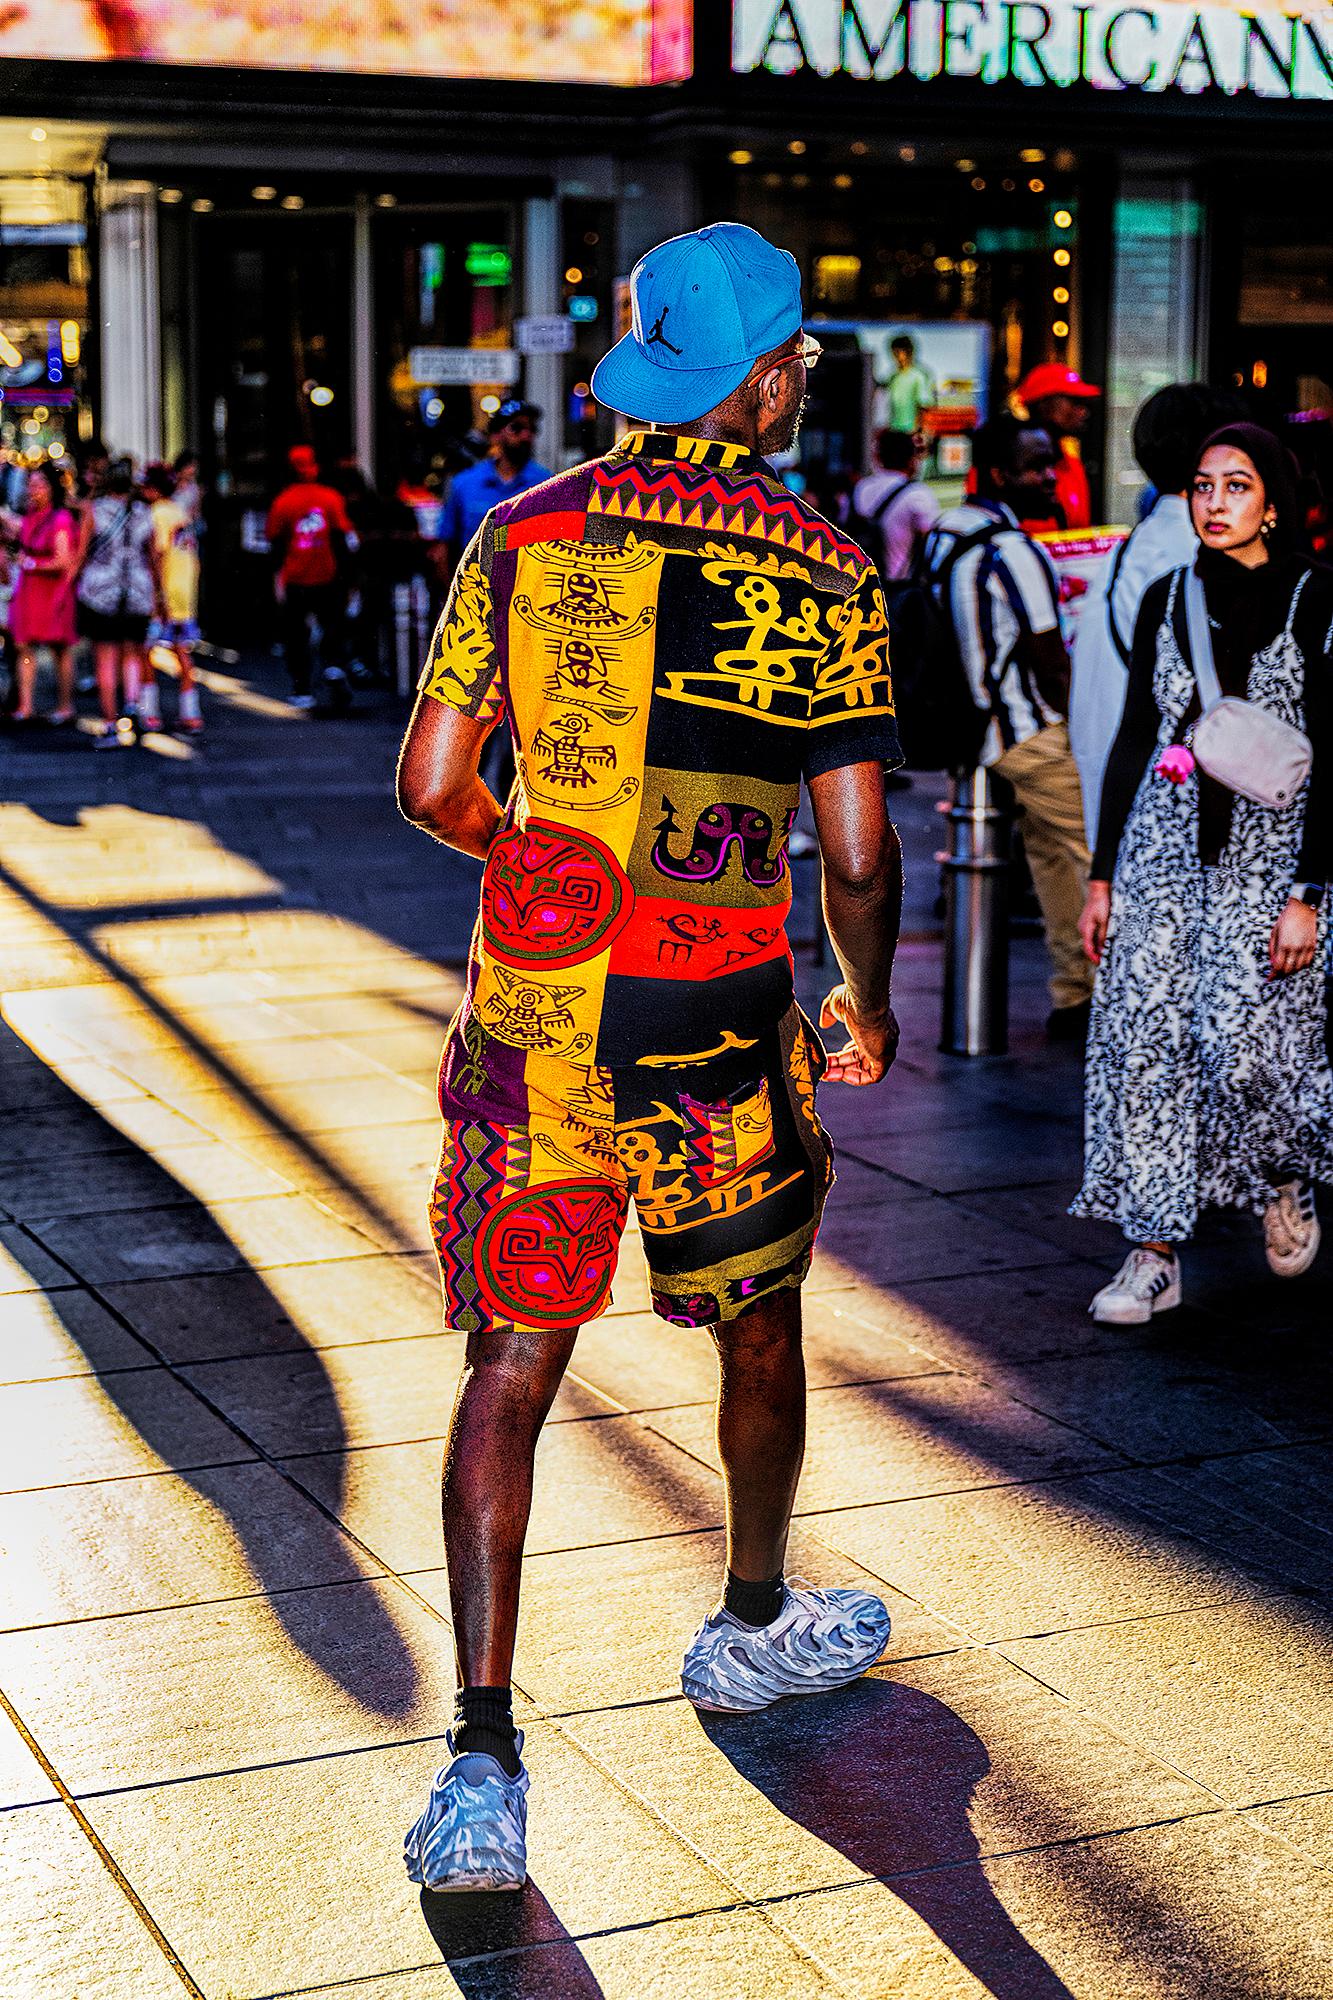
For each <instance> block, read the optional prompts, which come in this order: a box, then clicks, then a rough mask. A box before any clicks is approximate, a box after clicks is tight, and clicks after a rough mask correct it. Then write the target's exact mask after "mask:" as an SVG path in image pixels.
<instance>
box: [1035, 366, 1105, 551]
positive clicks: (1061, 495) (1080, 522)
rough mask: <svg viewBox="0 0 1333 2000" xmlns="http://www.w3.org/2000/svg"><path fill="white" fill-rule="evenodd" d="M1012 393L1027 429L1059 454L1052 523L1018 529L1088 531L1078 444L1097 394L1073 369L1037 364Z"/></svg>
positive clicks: (1088, 499)
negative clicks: (1045, 437)
mask: <svg viewBox="0 0 1333 2000" xmlns="http://www.w3.org/2000/svg"><path fill="white" fill-rule="evenodd" d="M1018 393H1019V396H1020V397H1021V399H1022V400H1023V402H1024V403H1026V405H1027V408H1028V415H1029V416H1030V417H1031V418H1032V421H1033V423H1035V424H1039V425H1040V426H1041V428H1042V430H1044V431H1049V432H1050V435H1051V436H1052V437H1053V438H1054V440H1055V448H1056V451H1057V452H1058V454H1059V457H1058V459H1057V461H1056V468H1055V504H1056V508H1057V510H1058V515H1057V518H1055V519H1053V520H1044V521H1024V522H1023V523H1022V526H1023V528H1024V529H1025V530H1026V532H1027V533H1028V534H1035V533H1036V532H1038V531H1039V530H1040V529H1042V528H1090V527H1091V526H1092V494H1091V492H1090V491H1089V488H1088V474H1087V470H1086V468H1085V466H1084V464H1083V458H1082V454H1081V452H1080V450H1079V440H1080V439H1081V437H1082V436H1083V433H1084V431H1085V430H1086V429H1087V424H1088V416H1089V412H1090V410H1091V406H1092V404H1093V403H1094V402H1095V401H1096V399H1097V397H1098V396H1100V395H1101V393H1102V392H1101V390H1100V389H1097V388H1094V386H1093V384H1092V383H1091V382H1085V381H1084V380H1083V377H1082V376H1081V375H1080V374H1079V372H1078V370H1077V369H1076V368H1066V367H1065V365H1064V363H1063V362H1061V361H1043V362H1041V363H1040V364H1039V365H1038V366H1037V367H1036V368H1034V369H1032V370H1031V371H1030V373H1029V374H1027V375H1026V376H1025V377H1024V379H1023V380H1022V381H1021V382H1020V383H1019V385H1018Z"/></svg>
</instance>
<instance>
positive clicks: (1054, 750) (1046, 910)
mask: <svg viewBox="0 0 1333 2000" xmlns="http://www.w3.org/2000/svg"><path fill="white" fill-rule="evenodd" d="M995 768H996V770H997V771H998V772H999V774H1000V776H1001V777H1002V778H1007V779H1008V781H1009V783H1010V784H1011V785H1012V786H1013V788H1014V792H1015V795H1016V797H1017V799H1018V803H1019V805H1020V806H1021V807H1022V808H1023V814H1024V818H1023V846H1024V848H1025V850H1026V852H1027V857H1028V862H1029V865H1030V867H1031V869H1032V881H1033V885H1034V886H1035V888H1036V891H1037V900H1038V902H1039V903H1040V904H1041V913H1042V916H1043V918H1044V919H1045V923H1046V947H1047V950H1048V951H1049V952H1050V954H1051V962H1052V966H1053V972H1052V977H1051V1005H1052V1006H1053V1007H1056V1008H1062V1007H1078V1006H1081V1005H1082V1003H1083V1002H1084V1001H1085V1000H1087V999H1089V998H1090V997H1091V994H1092V984H1093V977H1094V974H1093V967H1092V966H1091V964H1090V963H1089V961H1088V957H1087V954H1086V953H1085V951H1084V949H1083V944H1082V940H1081V939H1080V937H1079V934H1078V920H1079V917H1080V916H1081V914H1082V911H1083V904H1084V900H1085V898H1086V896H1087V892H1088V867H1089V855H1088V845H1087V838H1086V833H1085V829H1084V825H1083V792H1082V788H1081V786H1080V784H1079V777H1078V766H1077V765H1076V764H1075V762H1074V757H1073V753H1072V751H1071V750H1070V748H1069V731H1068V728H1067V727H1066V725H1065V724H1064V723H1063V722H1061V723H1055V724H1052V726H1051V727H1050V728H1048V729H1043V730H1042V731H1041V732H1040V733H1039V734H1038V735H1036V736H1030V737H1029V738H1028V740H1027V742H1026V743H1019V744H1016V745H1015V747H1014V748H1013V749H1012V750H1010V751H1007V752H1006V754H1005V755H1004V756H1003V757H1002V758H1000V760H999V762H998V763H997V765H996V766H995Z"/></svg>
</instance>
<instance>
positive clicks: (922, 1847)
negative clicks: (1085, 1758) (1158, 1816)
mask: <svg viewBox="0 0 1333 2000" xmlns="http://www.w3.org/2000/svg"><path fill="white" fill-rule="evenodd" d="M699 1721H700V1725H701V1726H702V1728H703V1731H704V1733H705V1735H706V1736H707V1737H708V1739H709V1741H710V1742H711V1743H713V1744H714V1745H715V1747H716V1748H717V1749H718V1750H720V1751H721V1752H722V1754H723V1756H724V1757H726V1758H727V1759H728V1760H729V1761H730V1762H731V1763H732V1764H733V1765H734V1766H735V1768H736V1770H737V1771H738V1772H739V1773H740V1775H741V1776H742V1777H743V1778H744V1779H745V1780H746V1781H747V1782H748V1783H749V1784H751V1785H753V1786H754V1788H755V1790H756V1791H757V1792H760V1793H762V1794H763V1796H764V1797H765V1798H766V1799H768V1800H769V1801H770V1802H771V1803H772V1804H773V1805H774V1806H776V1807H777V1809H778V1811H779V1812H781V1813H785V1814H786V1816H787V1818H788V1819H791V1820H794V1821H795V1822H796V1824H797V1825H798V1826H803V1827H805V1828H806V1829H807V1831H809V1832H810V1833H813V1834H814V1835H815V1836H816V1837H817V1838H818V1839H819V1840H822V1841H823V1842H824V1843H825V1845H826V1846H828V1847H831V1848H833V1849H834V1850H835V1851H836V1852H837V1853H839V1854H844V1855H845V1856H846V1857H847V1859H848V1861H849V1862H850V1863H851V1864H852V1866H853V1867H854V1868H857V1869H859V1870H860V1871H861V1872H862V1873H863V1874H865V1875H868V1876H873V1877H876V1878H878V1879H879V1880H881V1881H886V1882H887V1883H888V1886H889V1887H890V1888H891V1889H892V1890H893V1893H894V1894H895V1895H896V1896H899V1897H901V1899H902V1901H903V1902H904V1903H906V1904H907V1905H908V1906H909V1908H911V1909H913V1910H915V1911H916V1912H917V1914H918V1916H920V1917H921V1918H922V1919H923V1920H924V1921H925V1922H926V1923H927V1924H928V1925H929V1926H930V1928H931V1930H932V1931H934V1933H935V1934H936V1936H937V1937H938V1938H939V1939H940V1940H941V1942H942V1943H943V1944H944V1945H946V1946H947V1948H948V1949H949V1950H950V1951H951V1952H952V1953H953V1954H954V1956H955V1958H956V1959H957V1960H958V1962H959V1964H960V1965H963V1966H966V1968H967V1970H968V1971H969V1972H970V1973H971V1974H972V1975H973V1977H974V1978H975V1979H977V1980H978V1981H979V1982H980V1984H981V1985H982V1986H983V1987H984V1988H985V1990H986V1992H987V1993H989V1994H991V1995H993V1996H994V2000H1074V1995H1073V1994H1072V1993H1071V1992H1070V1989H1069V1988H1068V1987H1067V1986H1066V1985H1065V1983H1064V1981H1063V1980H1062V1979H1060V1978H1059V1977H1058V1976H1057V1974H1056V1973H1054V1972H1053V1971H1052V1970H1051V1967H1050V1966H1049V1965H1048V1964H1047V1963H1046V1960H1045V1959H1044V1958H1043V1957H1042V1956H1041V1953H1040V1952H1038V1951H1037V1950H1035V1949H1034V1947H1033V1946H1032V1945H1030V1944H1029V1943H1028V1941H1027V1939H1026V1938H1025V1937H1024V1936H1023V1934H1022V1932H1021V1931H1020V1930H1019V1929H1018V1928H1017V1926H1016V1925H1015V1923H1014V1921H1013V1919H1012V1917H1010V1915H1009V1913H1008V1911H1007V1910H1006V1909H1005V1907H1004V1905H1003V1903H1001V1901H1000V1900H999V1898H998V1896H996V1894H995V1893H994V1891H993V1890H992V1889H991V1887H990V1884H989V1883H988V1882H987V1880H986V1877H985V1875H984V1873H983V1872H982V1870H981V1869H980V1868H975V1869H967V1868H965V1867H964V1866H960V1864H966V1863H968V1862H976V1861H977V1860H978V1859H979V1848H978V1844H977V1839H976V1836H975V1834H974V1833H973V1831H972V1828H971V1826H970V1824H969V1821H968V1806H969V1804H970V1801H971V1798H972V1794H973V1791H974V1790H975V1789H976V1787H977V1785H978V1784H979V1783H980V1782H981V1780H982V1779H983V1778H984V1777H985V1776H986V1774H987V1772H988V1771H989V1770H990V1758H989V1757H988V1755H987V1753H986V1747H985V1745H984V1744H983V1743H982V1741H981V1739H980V1738H979V1737H978V1736H977V1735H976V1734H975V1733H974V1732H973V1731H972V1730H971V1729H969V1728H968V1726H967V1724H966V1723H965V1722H963V1721H962V1720H961V1719H960V1718H959V1717H958V1716H957V1715H955V1714H954V1712H953V1710H952V1709H950V1708H948V1707H947V1706H946V1705H945V1703H944V1702H942V1701H937V1700H936V1699H935V1697H934V1696H933V1695H928V1694H923V1693H922V1692H920V1690H918V1689H916V1688H912V1687H906V1686H902V1685H899V1684H897V1683H894V1682H891V1681H881V1680H865V1681H858V1682H857V1683H856V1685H855V1686H854V1687H851V1688H846V1689H844V1690H842V1691H841V1692H840V1693H838V1694H835V1695H826V1696H822V1697H816V1698H814V1699H812V1700H808V1701H805V1702H802V1704H801V1713H800V1717H799V1720H798V1721H797V1723H796V1725H795V1726H793V1719H792V1716H791V1713H790V1709H789V1707H788V1708H778V1709H767V1710H764V1711H762V1712H761V1713H760V1714H758V1715H752V1716H726V1717H723V1716H717V1715H700V1717H699ZM941 1874H943V1876H944V1877H945V1878H946V1882H942V1881H941V1879H940V1877H941Z"/></svg>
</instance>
